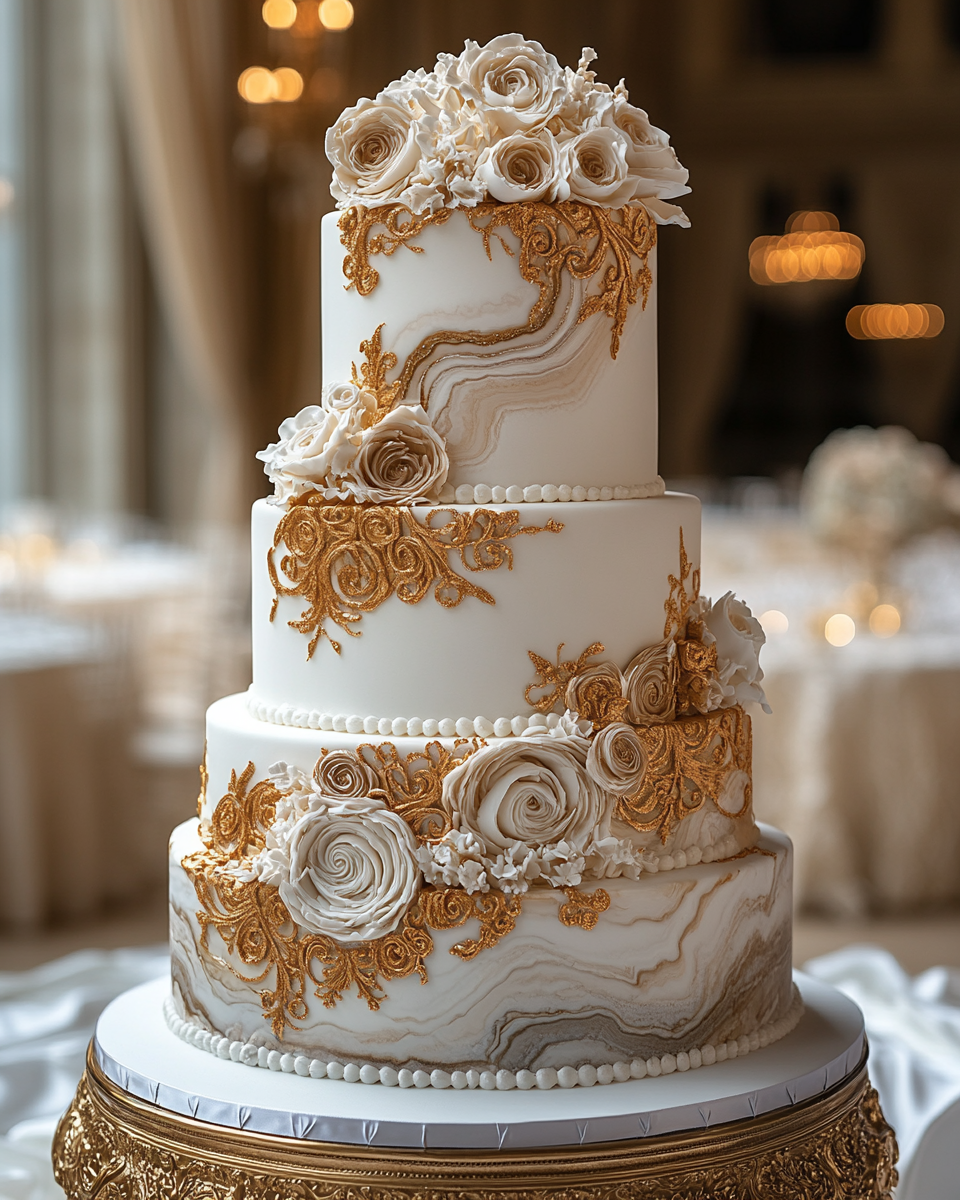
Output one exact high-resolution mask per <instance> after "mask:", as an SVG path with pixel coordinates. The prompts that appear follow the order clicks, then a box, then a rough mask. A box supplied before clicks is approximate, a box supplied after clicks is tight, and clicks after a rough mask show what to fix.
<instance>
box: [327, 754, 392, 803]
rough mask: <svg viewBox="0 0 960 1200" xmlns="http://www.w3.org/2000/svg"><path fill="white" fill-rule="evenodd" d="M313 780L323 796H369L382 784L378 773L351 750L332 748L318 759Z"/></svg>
mask: <svg viewBox="0 0 960 1200" xmlns="http://www.w3.org/2000/svg"><path fill="white" fill-rule="evenodd" d="M313 780H314V783H315V784H316V785H317V791H318V792H319V793H320V795H321V796H327V797H360V796H369V795H370V793H371V792H372V791H374V789H376V788H379V787H380V786H381V784H380V780H379V779H378V778H377V773H376V771H374V769H373V768H372V767H371V766H369V765H368V764H367V763H365V762H363V760H362V759H360V758H359V757H358V756H357V755H356V754H354V753H353V752H352V751H350V750H331V751H330V752H329V753H327V754H324V755H322V756H321V757H320V758H319V759H317V765H316V766H315V767H314V768H313Z"/></svg>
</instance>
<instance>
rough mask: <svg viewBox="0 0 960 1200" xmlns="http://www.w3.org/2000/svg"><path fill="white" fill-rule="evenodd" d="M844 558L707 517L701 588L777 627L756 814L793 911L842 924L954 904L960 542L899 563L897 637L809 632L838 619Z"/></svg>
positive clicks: (787, 536)
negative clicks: (773, 842)
mask: <svg viewBox="0 0 960 1200" xmlns="http://www.w3.org/2000/svg"><path fill="white" fill-rule="evenodd" d="M857 580H858V572H857V568H856V564H855V563H851V562H844V561H842V560H840V559H836V558H831V557H830V556H828V555H826V554H825V553H824V552H823V551H822V550H821V549H820V548H819V547H817V546H816V544H815V543H813V542H812V540H811V539H810V538H809V537H807V536H806V535H805V534H804V533H803V530H802V527H800V526H799V524H798V522H797V521H796V520H795V519H791V518H789V517H783V516H781V517H767V518H766V519H763V520H754V519H749V518H746V517H742V516H741V517H739V518H737V517H730V516H726V517H722V516H719V517H718V516H717V515H716V514H710V513H708V514H707V516H706V519H705V522H704V564H703V590H704V591H705V592H706V593H707V594H708V595H712V596H713V597H714V598H716V597H717V596H718V595H719V594H722V593H723V592H724V591H726V590H727V589H728V588H729V589H733V590H734V591H736V592H737V594H738V595H740V596H741V597H742V598H743V599H744V600H746V602H747V603H748V604H749V605H750V607H751V608H752V609H753V611H754V613H755V614H757V615H758V616H759V615H760V614H762V613H763V612H765V611H766V610H768V609H776V610H778V611H780V612H782V613H784V614H786V616H787V617H788V619H789V621H790V628H789V630H788V631H787V632H786V633H785V634H780V635H776V634H773V633H771V634H770V638H769V641H768V644H767V646H766V647H765V648H764V650H763V653H762V655H761V663H762V665H763V669H764V674H765V680H764V687H765V688H766V691H767V696H768V699H769V700H770V703H771V706H772V708H773V715H772V716H766V715H764V714H763V713H759V712H758V713H756V714H755V715H754V721H753V729H754V785H755V786H754V805H755V808H756V811H757V815H758V816H759V817H760V818H761V819H762V820H765V821H769V822H771V823H772V824H774V825H778V826H779V827H780V828H782V829H784V830H786V832H787V833H788V834H790V836H791V837H792V838H793V840H794V845H795V847H796V875H795V895H796V898H797V901H798V903H799V904H800V905H802V906H805V907H810V908H815V909H820V910H822V911H826V912H830V913H837V914H843V915H855V914H860V913H862V912H864V911H866V910H868V909H870V908H878V909H883V910H895V909H908V908H911V907H914V906H917V905H922V904H942V903H956V902H958V901H960V737H958V732H960V726H958V717H960V538H957V537H956V536H954V535H936V536H935V537H933V538H930V539H927V540H926V541H924V542H922V543H918V544H917V545H916V546H915V547H913V548H911V549H910V550H909V551H907V552H905V553H903V554H902V555H901V556H900V558H899V560H898V561H897V562H896V563H895V564H894V576H893V583H894V586H895V587H897V588H898V589H899V592H900V594H901V595H902V596H903V597H904V601H905V604H904V608H905V621H904V628H903V631H902V632H900V633H898V634H897V635H896V636H894V637H891V638H886V639H884V638H878V637H875V636H874V635H873V634H871V633H870V632H869V631H867V630H864V629H862V628H861V629H859V630H858V632H857V636H856V637H855V638H854V640H853V641H852V642H850V643H849V645H846V646H831V645H829V644H828V643H827V641H826V640H825V639H824V638H823V637H822V636H820V635H819V633H817V632H816V631H815V626H814V622H815V621H816V619H817V617H819V618H820V621H821V626H820V627H821V628H822V620H823V616H824V614H827V615H829V614H830V613H831V612H837V611H841V612H842V611H845V610H848V608H849V599H848V597H847V596H846V592H847V589H848V588H849V587H850V586H851V584H856V583H857Z"/></svg>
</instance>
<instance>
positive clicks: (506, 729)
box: [247, 690, 560, 737]
mask: <svg viewBox="0 0 960 1200" xmlns="http://www.w3.org/2000/svg"><path fill="white" fill-rule="evenodd" d="M247 712H249V713H250V715H251V716H252V717H255V718H256V719H257V720H258V721H266V722H267V723H268V724H270V725H292V726H295V727H296V728H298V729H323V730H326V731H327V732H330V731H331V730H333V731H335V732H337V733H356V734H359V733H365V734H375V733H378V734H380V736H381V737H474V736H477V737H510V736H511V735H513V736H514V737H519V736H520V734H522V733H523V732H524V730H526V729H527V728H528V727H529V726H531V725H534V726H536V725H543V724H544V722H546V725H547V728H548V729H552V728H553V726H554V725H556V723H557V721H558V720H559V719H560V718H559V717H558V716H557V715H556V713H548V714H547V716H546V718H544V717H543V716H542V715H541V714H539V713H533V714H532V715H531V716H529V717H525V716H515V717H497V718H496V720H493V721H491V720H488V718H487V717H441V718H437V719H434V718H429V717H428V718H422V717H360V716H346V715H345V714H343V713H335V714H331V713H320V712H317V711H316V710H308V709H305V708H294V706H293V705H292V704H267V703H265V702H264V701H262V700H258V699H257V698H256V697H255V696H254V695H253V693H252V690H251V691H248V692H247Z"/></svg>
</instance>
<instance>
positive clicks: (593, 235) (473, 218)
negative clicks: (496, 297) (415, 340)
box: [339, 200, 657, 420]
mask: <svg viewBox="0 0 960 1200" xmlns="http://www.w3.org/2000/svg"><path fill="white" fill-rule="evenodd" d="M449 216H450V212H449V210H446V209H444V210H441V212H440V213H437V214H436V215H435V216H432V217H431V216H429V215H428V216H423V217H415V216H413V214H411V213H410V212H408V210H407V209H405V208H404V207H403V206H402V205H398V204H385V205H383V206H381V207H379V208H372V209H362V208H357V209H348V210H347V211H346V212H345V213H344V214H343V216H341V218H340V222H339V224H340V231H341V234H340V241H341V242H342V243H343V245H344V246H345V247H346V248H347V254H346V256H345V257H344V260H343V273H344V275H345V276H346V279H347V284H346V287H347V289H348V290H349V289H350V288H351V287H356V289H357V291H358V292H359V293H360V295H361V296H369V295H370V293H371V292H372V291H373V290H374V288H375V287H376V286H377V283H378V281H379V278H380V277H379V274H378V273H377V271H375V270H374V269H373V268H372V267H371V266H370V263H369V258H370V256H371V255H374V254H384V255H390V254H393V253H394V252H395V251H396V250H397V249H398V248H399V247H400V246H406V248H407V249H408V250H413V251H415V252H417V253H422V252H423V248H422V247H420V246H413V245H411V244H410V240H411V239H412V238H414V237H416V235H417V234H418V233H420V232H421V231H422V230H423V229H424V228H425V227H426V226H427V225H431V224H434V225H438V224H443V223H444V222H445V221H446V220H448V219H449ZM464 216H465V217H466V219H467V221H468V222H469V224H470V227H471V228H472V229H475V230H476V231H477V233H479V234H480V235H481V236H482V237H483V243H484V247H485V249H486V251H487V256H488V257H490V258H492V251H491V239H492V238H496V239H497V240H498V241H499V242H500V244H501V245H502V246H503V249H504V250H505V251H506V253H507V254H510V255H511V256H512V255H513V251H512V250H511V249H510V247H509V246H508V245H507V243H506V241H505V239H504V238H503V236H502V235H501V234H500V233H499V232H498V230H501V229H503V230H509V231H510V232H511V233H512V234H513V235H514V236H515V237H516V238H517V240H518V241H519V243H520V253H519V269H520V275H521V277H522V278H523V279H524V280H525V281H526V282H527V283H532V284H534V285H535V286H536V288H537V291H538V295H537V299H536V301H535V302H534V304H533V306H532V307H531V309H530V312H529V315H528V317H527V320H526V322H525V323H524V324H523V325H516V326H513V327H512V328H508V329H495V330H489V331H487V332H483V331H481V330H478V329H463V330H456V329H441V330H437V331H436V332H434V333H431V334H428V335H427V336H426V337H425V338H423V339H422V340H421V341H420V343H419V344H418V345H417V346H416V347H415V348H414V349H413V350H412V351H411V353H410V354H409V355H408V357H407V359H406V361H405V362H404V364H403V366H402V367H401V369H400V374H399V375H398V376H397V378H396V379H394V380H393V381H392V382H389V381H388V379H387V373H388V372H389V371H392V370H393V369H394V368H395V367H396V366H397V356H396V355H395V354H393V353H392V352H391V351H387V352H386V353H385V352H384V351H383V347H382V343H381V339H380V331H381V329H382V328H383V326H382V325H380V326H378V327H377V329H376V331H375V332H374V334H373V336H372V337H371V338H369V339H368V340H367V341H364V342H362V343H361V345H360V352H361V354H363V355H364V356H365V358H366V361H365V362H364V363H362V364H361V366H360V368H359V370H358V369H357V367H356V364H354V368H353V382H354V383H355V384H357V385H358V386H360V387H365V388H368V389H369V390H370V391H372V392H374V393H375V394H376V396H377V412H376V415H375V417H374V420H380V418H381V417H383V416H384V414H385V413H387V412H388V411H389V410H390V408H392V407H393V405H394V404H400V403H403V402H404V401H405V400H406V397H407V393H408V392H409V390H410V385H411V383H412V382H413V378H414V376H415V374H416V372H417V370H418V369H419V368H420V367H421V366H422V365H423V363H425V362H426V361H427V359H429V358H430V356H431V355H432V354H433V353H434V352H435V351H436V350H438V349H439V348H440V347H441V346H463V345H470V346H495V345H499V344H500V343H502V342H511V341H513V340H514V339H516V338H519V337H522V336H523V335H524V334H532V333H537V332H538V331H539V330H541V329H542V328H543V327H544V326H545V325H546V323H547V322H548V321H549V320H550V318H551V317H552V316H553V313H554V311H555V309H556V307H557V301H558V300H559V298H560V291H561V285H562V281H563V273H564V271H566V272H567V273H568V274H569V275H570V276H571V278H573V279H579V280H591V279H593V278H594V277H595V276H598V275H599V276H600V283H599V291H598V292H596V293H594V294H592V295H587V296H585V297H584V299H583V302H582V303H581V305H580V311H579V312H578V314H577V323H578V324H580V323H581V322H582V321H585V320H587V319H588V318H589V317H592V316H594V315H596V314H603V315H605V316H607V317H608V318H609V319H610V321H611V325H612V329H611V334H610V357H611V358H614V359H615V358H616V357H617V353H618V351H619V349H620V336H621V334H622V333H623V328H624V325H625V324H626V320H627V313H628V311H629V309H630V306H631V305H633V304H636V303H637V301H638V300H640V307H641V308H646V306H647V298H648V296H649V294H650V288H651V286H652V284H653V275H652V273H651V271H650V268H649V266H648V265H647V258H648V256H649V254H650V251H651V250H652V249H653V247H654V246H655V245H656V240H657V227H656V224H655V223H654V222H653V220H652V219H651V218H650V216H649V215H648V214H647V212H646V210H645V209H644V208H642V207H639V206H632V205H627V206H626V207H624V208H620V209H616V210H612V209H605V208H600V207H598V206H597V205H594V204H581V203H579V202H578V201H575V200H564V201H562V202H560V203H558V204H545V203H541V202H539V201H538V202H533V203H524V204H495V203H487V204H478V205H477V207H476V208H472V209H464ZM377 226H382V227H383V229H384V230H385V232H384V233H382V234H377V235H373V236H371V233H372V230H373V229H374V228H376V227H377ZM635 263H636V265H635ZM419 402H420V403H421V404H422V405H423V407H424V408H426V407H427V396H426V395H424V394H421V395H420V397H419Z"/></svg>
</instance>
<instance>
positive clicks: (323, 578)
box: [267, 492, 563, 658]
mask: <svg viewBox="0 0 960 1200" xmlns="http://www.w3.org/2000/svg"><path fill="white" fill-rule="evenodd" d="M438 517H446V520H445V521H444V522H443V524H441V525H437V524H436V523H435V522H436V519H437V518H438ZM561 529H563V524H562V523H561V522H559V521H554V520H549V521H547V523H546V524H545V525H521V524H520V514H519V512H518V511H517V510H516V509H513V510H511V511H509V512H493V511H492V510H491V509H486V508H477V509H474V510H473V511H472V512H456V511H455V510H453V509H448V508H437V509H432V510H431V511H430V512H429V513H427V515H426V518H425V520H424V521H419V520H418V519H417V518H416V517H415V516H414V515H413V513H412V511H411V510H410V509H409V508H396V507H388V506H372V507H368V506H365V505H353V504H327V503H325V502H324V501H323V498H322V497H321V496H319V495H318V493H316V492H311V493H310V494H309V495H307V496H305V497H303V498H302V499H301V500H300V501H298V502H297V503H296V504H294V505H292V506H291V507H290V508H289V509H288V510H287V511H286V512H285V513H284V514H283V516H282V517H281V519H280V521H279V523H278V524H277V528H276V531H275V532H274V537H273V546H272V547H271V548H270V550H268V551H267V570H268V572H269V575H270V582H271V583H272V584H273V588H274V593H275V595H274V600H273V605H272V607H271V610H270V620H271V621H272V620H273V619H274V617H275V616H276V613H277V604H278V601H279V599H280V597H281V596H298V597H300V598H301V599H302V600H304V601H305V602H306V607H305V608H304V610H303V611H302V613H301V616H300V618H299V619H297V620H293V621H290V622H288V624H289V625H290V626H291V628H293V629H297V630H299V631H300V632H301V633H305V634H309V635H310V641H309V644H308V647H307V658H312V657H313V652H314V650H316V648H317V643H318V642H319V641H320V639H321V638H322V637H326V638H327V639H328V640H329V642H330V645H331V646H332V647H333V649H334V650H335V651H336V652H337V653H338V654H339V653H340V643H339V642H337V641H335V640H334V639H333V638H332V637H331V636H330V633H329V631H328V629H327V628H326V624H325V623H326V622H332V623H333V624H335V625H338V626H339V627H340V628H341V629H343V630H344V631H345V632H346V633H348V634H350V636H351V637H359V636H360V631H359V630H356V629H353V628H352V626H353V625H355V624H356V623H357V622H359V621H360V620H361V619H362V617H363V614H364V613H368V612H373V611H374V609H377V608H379V607H380V605H381V604H383V602H384V601H385V600H387V599H388V598H389V597H390V596H392V595H396V596H397V597H398V599H400V600H402V601H403V603H404V604H418V603H419V602H420V601H421V600H422V599H423V598H424V597H425V596H426V595H427V593H428V592H429V591H430V589H431V588H432V589H433V594H434V599H435V600H436V601H437V603H438V604H440V605H442V606H443V607H444V608H455V607H456V606H457V605H458V604H459V603H460V602H461V601H462V600H463V598H464V597H465V596H473V597H475V598H476V599H477V600H480V601H481V602H482V603H484V604H494V603H496V602H495V600H494V598H493V596H491V595H490V593H489V592H488V591H486V589H484V588H482V587H480V586H479V585H478V584H475V583H473V582H471V581H470V580H469V579H466V578H465V577H464V576H462V575H458V574H457V572H456V571H455V570H454V569H453V567H452V566H451V565H450V562H449V561H448V560H449V558H450V556H451V555H454V554H456V555H457V556H459V559H460V563H461V565H462V566H463V567H464V568H466V570H467V571H470V572H474V573H478V572H481V571H496V570H498V569H499V568H500V567H502V566H504V565H506V567H507V570H512V569H513V551H512V550H511V548H510V546H509V545H508V544H507V543H508V542H509V541H511V540H512V539H513V538H517V537H520V536H521V534H524V535H526V534H536V533H544V532H549V533H559V532H560V530H561ZM281 545H283V546H284V547H285V548H286V551H287V553H285V554H283V555H282V557H281V558H280V564H279V569H278V567H277V562H276V555H277V551H278V550H279V548H280V546H281Z"/></svg>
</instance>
